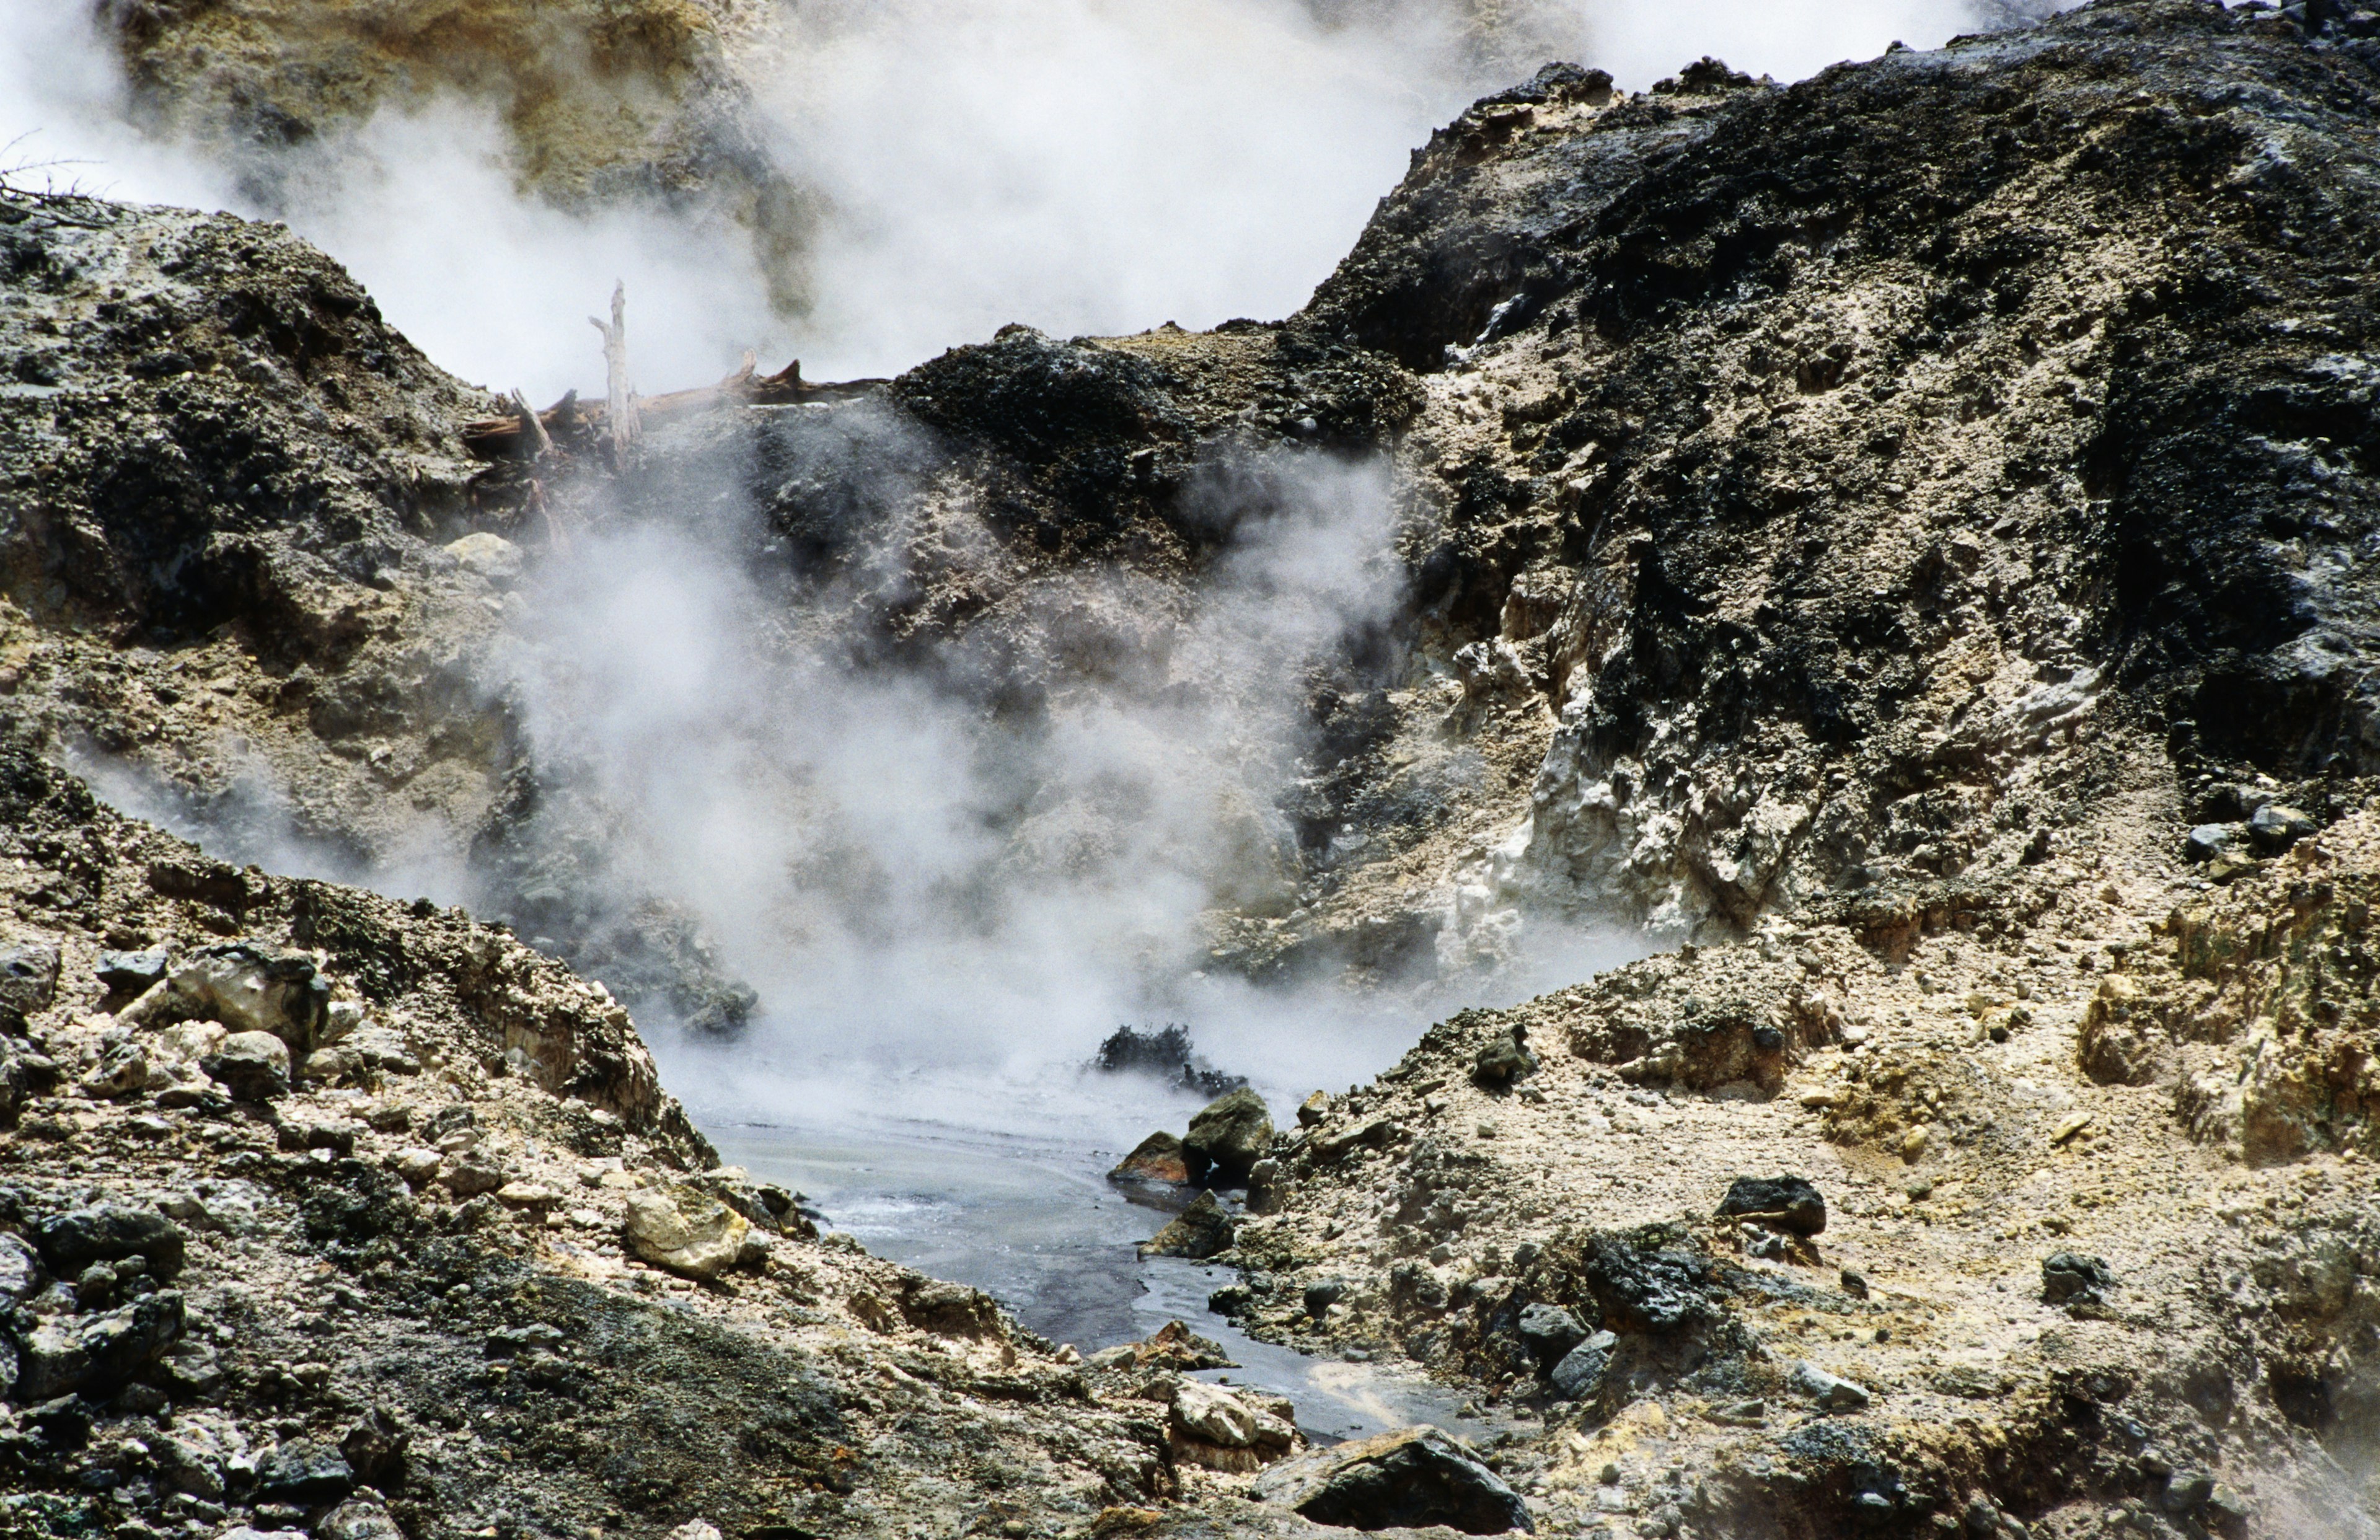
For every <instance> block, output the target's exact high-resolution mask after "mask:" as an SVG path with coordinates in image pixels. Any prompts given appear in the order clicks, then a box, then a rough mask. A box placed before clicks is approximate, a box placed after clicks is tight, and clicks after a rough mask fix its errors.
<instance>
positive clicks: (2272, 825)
mask: <svg viewBox="0 0 2380 1540" xmlns="http://www.w3.org/2000/svg"><path fill="white" fill-rule="evenodd" d="M2316 827H2318V826H2317V825H2316V824H2315V823H2314V821H2313V815H2312V814H2309V813H2304V812H2301V811H2300V810H2299V809H2297V808H2295V807H2290V806H2285V805H2283V804H2281V803H2278V802H2268V803H2266V804H2265V806H2262V807H2259V808H2257V809H2256V811H2255V814H2254V816H2253V817H2252V818H2250V819H2248V842H2249V843H2251V844H2253V845H2254V846H2255V847H2256V849H2257V850H2259V851H2261V852H2263V853H2264V854H2265V855H2279V854H2280V853H2281V852H2282V851H2285V850H2287V849H2289V846H2291V845H2293V844H2295V843H2298V842H2299V841H2300V840H2302V839H2304V838H2305V837H2306V836H2307V835H2309V834H2311V833H2313V831H2314V830H2315V828H2316Z"/></svg>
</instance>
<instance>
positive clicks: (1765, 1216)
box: [1718, 1176, 1827, 1235]
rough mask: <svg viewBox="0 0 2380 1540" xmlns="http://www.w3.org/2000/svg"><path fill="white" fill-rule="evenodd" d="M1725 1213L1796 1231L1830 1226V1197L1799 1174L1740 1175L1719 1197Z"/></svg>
mask: <svg viewBox="0 0 2380 1540" xmlns="http://www.w3.org/2000/svg"><path fill="white" fill-rule="evenodd" d="M1718 1211H1719V1214H1720V1215H1721V1216H1722V1217H1732V1218H1735V1219H1751V1220H1755V1221H1756V1222H1758V1223H1761V1224H1765V1225H1767V1226H1769V1227H1771V1228H1772V1229H1776V1230H1788V1231H1792V1232H1793V1233H1794V1234H1796V1235H1815V1234H1817V1233H1818V1232H1819V1231H1822V1230H1825V1229H1826V1228H1827V1200H1826V1199H1825V1198H1824V1197H1822V1196H1821V1195H1820V1194H1819V1193H1818V1190H1817V1189H1816V1188H1815V1187H1813V1186H1812V1185H1810V1183H1809V1182H1806V1181H1804V1180H1803V1179H1802V1178H1801V1177H1798V1176H1740V1177H1737V1178H1736V1179H1735V1180H1734V1181H1733V1182H1730V1183H1728V1188H1727V1196H1725V1197H1723V1198H1721V1199H1719V1203H1718Z"/></svg>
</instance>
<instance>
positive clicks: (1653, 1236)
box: [1580, 1225, 1726, 1334]
mask: <svg viewBox="0 0 2380 1540" xmlns="http://www.w3.org/2000/svg"><path fill="white" fill-rule="evenodd" d="M1689 1246H1690V1241H1689V1239H1688V1237H1687V1236H1686V1234H1685V1233H1684V1231H1682V1230H1680V1229H1679V1228H1677V1227H1675V1226H1670V1225H1645V1226H1643V1227H1640V1228H1639V1229H1636V1230H1633V1231H1625V1232H1622V1233H1613V1232H1610V1231H1602V1232H1598V1233H1597V1234H1596V1235H1593V1236H1591V1237H1589V1238H1588V1240H1587V1241H1586V1243H1585V1246H1584V1247H1583V1248H1582V1249H1583V1251H1584V1254H1585V1255H1583V1256H1582V1257H1581V1267H1580V1271H1581V1273H1582V1274H1583V1275H1584V1277H1585V1280H1586V1284H1587V1287H1588V1288H1589V1289H1591V1290H1593V1291H1594V1292H1595V1297H1596V1301H1597V1304H1600V1305H1601V1306H1602V1307H1603V1316H1604V1318H1605V1319H1606V1320H1609V1321H1614V1322H1617V1323H1620V1324H1621V1325H1624V1326H1626V1327H1627V1328H1629V1329H1631V1330H1634V1331H1644V1332H1651V1333H1655V1334H1667V1333H1670V1332H1681V1331H1691V1330H1696V1329H1699V1328H1704V1327H1708V1326H1713V1325H1716V1324H1717V1323H1718V1321H1719V1320H1721V1319H1722V1318H1724V1316H1725V1315H1726V1307H1725V1305H1724V1304H1722V1303H1721V1301H1720V1297H1719V1287H1720V1279H1719V1274H1718V1267H1717V1266H1716V1265H1715V1264H1714V1263H1713V1262H1712V1261H1711V1259H1710V1258H1709V1257H1707V1256H1705V1255H1701V1254H1700V1253H1699V1252H1696V1251H1694V1250H1691V1249H1689Z"/></svg>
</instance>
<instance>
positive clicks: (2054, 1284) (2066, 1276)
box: [2041, 1251, 2116, 1304]
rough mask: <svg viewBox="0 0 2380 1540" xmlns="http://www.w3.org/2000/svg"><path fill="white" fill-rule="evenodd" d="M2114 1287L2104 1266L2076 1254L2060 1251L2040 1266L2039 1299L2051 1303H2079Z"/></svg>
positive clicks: (2110, 1275)
mask: <svg viewBox="0 0 2380 1540" xmlns="http://www.w3.org/2000/svg"><path fill="white" fill-rule="evenodd" d="M2115 1286H2116V1275H2115V1274H2114V1273H2113V1272H2110V1271H2109V1270H2108V1268H2107V1263H2105V1262H2103V1261H2101V1260H2100V1259H2099V1258H2098V1257H2095V1256H2085V1255H2083V1254H2082V1253H2080V1252H2071V1251H2061V1252H2058V1253H2057V1254H2056V1255H2052V1256H2050V1257H2049V1258H2047V1259H2046V1260H2045V1261H2044V1262H2043V1263H2042V1264H2041V1297H2042V1298H2043V1299H2045V1300H2047V1301H2048V1302H2049V1303H2050V1304H2084V1303H2088V1302H2092V1301H2095V1300H2097V1299H2098V1298H2099V1296H2100V1294H2101V1292H2102V1291H2106V1290H2108V1289H2112V1288H2114V1287H2115Z"/></svg>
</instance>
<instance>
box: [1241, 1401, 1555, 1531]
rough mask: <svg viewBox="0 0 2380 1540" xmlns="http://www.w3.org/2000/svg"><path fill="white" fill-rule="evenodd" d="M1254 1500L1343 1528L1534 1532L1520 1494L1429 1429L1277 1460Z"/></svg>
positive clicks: (1403, 1430)
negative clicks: (1436, 1526) (1437, 1527)
mask: <svg viewBox="0 0 2380 1540" xmlns="http://www.w3.org/2000/svg"><path fill="white" fill-rule="evenodd" d="M1254 1496H1255V1497H1256V1498H1257V1500H1258V1501H1260V1502H1269V1503H1275V1504H1278V1505H1280V1506H1281V1507H1283V1508H1287V1509H1290V1510H1293V1511H1295V1512H1296V1513H1298V1514H1300V1515H1302V1516H1303V1517H1305V1518H1307V1519H1311V1520H1312V1521H1314V1522H1316V1523H1318V1524H1335V1525H1338V1526H1341V1527H1342V1528H1347V1529H1390V1528H1410V1529H1419V1528H1422V1527H1424V1526H1426V1525H1429V1524H1445V1525H1447V1526H1449V1527H1450V1528H1453V1529H1458V1530H1461V1531H1463V1533H1464V1534H1503V1533H1505V1532H1506V1531H1508V1530H1521V1531H1523V1532H1524V1533H1534V1532H1535V1528H1536V1526H1535V1525H1533V1524H1532V1523H1531V1522H1529V1510H1528V1508H1527V1506H1526V1505H1525V1504H1524V1503H1523V1502H1522V1500H1521V1496H1520V1494H1519V1493H1517V1492H1515V1491H1513V1490H1512V1488H1511V1487H1510V1486H1507V1485H1504V1481H1503V1478H1502V1477H1500V1476H1499V1475H1497V1474H1496V1473H1495V1472H1493V1471H1491V1470H1489V1469H1488V1467H1487V1466H1486V1465H1484V1464H1482V1463H1481V1462H1480V1461H1479V1460H1478V1458H1477V1457H1476V1456H1475V1455H1474V1454H1472V1452H1471V1451H1470V1450H1469V1449H1465V1448H1463V1445H1461V1444H1460V1443H1458V1442H1456V1441H1455V1440H1454V1439H1453V1438H1452V1437H1450V1436H1449V1435H1447V1434H1445V1433H1442V1432H1440V1431H1439V1429H1437V1428H1434V1427H1404V1428H1398V1429H1395V1430H1394V1431H1392V1432H1389V1433H1383V1434H1380V1435H1378V1436H1377V1437H1371V1438H1365V1439H1359V1440H1356V1441H1354V1442H1351V1443H1345V1444H1340V1445H1337V1446H1335V1447H1333V1448H1331V1449H1317V1450H1315V1451H1314V1452H1313V1453H1311V1454H1306V1455H1302V1456H1300V1457H1298V1458H1297V1459H1294V1460H1288V1461H1282V1462H1281V1464H1278V1465H1276V1466H1274V1467H1273V1468H1272V1469H1271V1470H1270V1471H1269V1472H1267V1473H1265V1474H1264V1475H1262V1476H1260V1477H1258V1478H1257V1483H1256V1486H1255V1491H1254Z"/></svg>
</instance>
